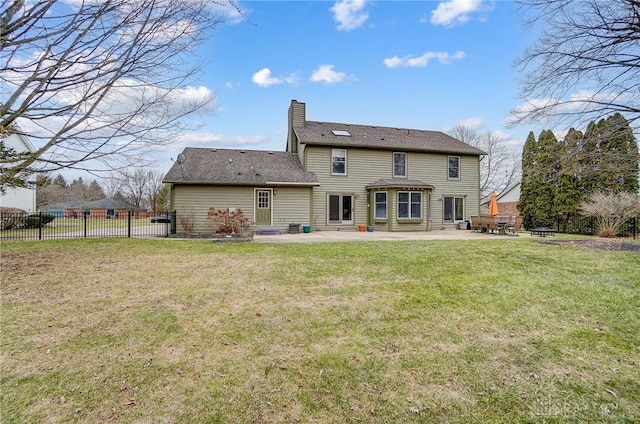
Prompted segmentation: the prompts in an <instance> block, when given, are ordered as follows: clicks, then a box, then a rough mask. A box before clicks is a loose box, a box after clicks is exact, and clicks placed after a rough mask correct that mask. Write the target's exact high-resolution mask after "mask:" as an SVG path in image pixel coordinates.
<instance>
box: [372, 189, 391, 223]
mask: <svg viewBox="0 0 640 424" xmlns="http://www.w3.org/2000/svg"><path fill="white" fill-rule="evenodd" d="M378 193H384V204H385V208H384V217H380V216H376V212H377V211H378V208H377V206H378V202H377V201H376V195H377V194H378ZM380 203H382V202H380ZM387 219H389V193H387V192H386V191H374V192H373V220H374V221H386V220H387Z"/></svg>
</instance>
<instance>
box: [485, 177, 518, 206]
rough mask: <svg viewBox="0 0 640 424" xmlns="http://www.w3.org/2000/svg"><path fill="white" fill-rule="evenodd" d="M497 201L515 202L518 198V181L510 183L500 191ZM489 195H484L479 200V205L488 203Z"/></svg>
mask: <svg viewBox="0 0 640 424" xmlns="http://www.w3.org/2000/svg"><path fill="white" fill-rule="evenodd" d="M496 199H497V200H498V203H499V202H517V201H518V200H519V199H520V182H517V183H514V184H511V185H510V186H509V187H507V188H505V189H504V191H503V192H502V193H500V194H499V195H498V196H497V198H496ZM490 201H491V195H489V196H485V197H483V198H482V199H481V200H480V204H481V205H485V204H489V202H490Z"/></svg>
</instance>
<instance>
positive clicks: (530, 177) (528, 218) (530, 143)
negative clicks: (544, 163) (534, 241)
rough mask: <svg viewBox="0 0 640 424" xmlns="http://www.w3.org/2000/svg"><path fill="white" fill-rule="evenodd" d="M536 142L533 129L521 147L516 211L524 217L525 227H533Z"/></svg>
mask: <svg viewBox="0 0 640 424" xmlns="http://www.w3.org/2000/svg"><path fill="white" fill-rule="evenodd" d="M537 148H538V143H537V141H536V137H535V135H533V131H531V132H529V135H528V136H527V140H526V141H525V143H524V146H523V148H522V180H521V182H520V199H519V201H518V211H519V212H520V215H522V216H523V217H524V221H523V225H524V227H525V228H533V216H534V208H535V196H536V192H535V191H536V186H537V183H538V182H537V180H536V178H535V169H534V168H535V163H536V162H535V160H536V151H537Z"/></svg>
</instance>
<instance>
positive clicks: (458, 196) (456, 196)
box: [442, 195, 467, 224]
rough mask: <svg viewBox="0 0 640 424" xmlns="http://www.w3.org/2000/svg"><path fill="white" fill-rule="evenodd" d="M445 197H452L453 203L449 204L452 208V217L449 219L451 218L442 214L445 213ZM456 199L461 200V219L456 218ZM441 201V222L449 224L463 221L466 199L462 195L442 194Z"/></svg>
mask: <svg viewBox="0 0 640 424" xmlns="http://www.w3.org/2000/svg"><path fill="white" fill-rule="evenodd" d="M446 199H453V204H452V205H451V207H452V208H453V219H451V220H447V219H445V218H446V217H445V216H444V213H445V205H444V203H445V202H446ZM457 199H461V201H462V218H461V219H456V200H457ZM442 203H443V205H442V222H443V223H445V224H451V223H453V224H457V223H459V222H464V217H465V216H466V214H465V210H466V207H467V202H466V199H465V196H464V195H455V196H454V195H444V196H443V197H442Z"/></svg>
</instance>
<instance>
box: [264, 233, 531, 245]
mask: <svg viewBox="0 0 640 424" xmlns="http://www.w3.org/2000/svg"><path fill="white" fill-rule="evenodd" d="M496 238H500V239H507V240H511V239H518V238H519V237H514V236H504V235H502V236H500V235H497V234H489V233H476V232H472V231H469V230H434V231H428V232H422V231H420V232H417V231H416V232H388V231H374V232H371V233H370V232H366V231H365V232H359V231H312V232H310V233H303V232H300V233H299V234H286V233H283V234H256V235H254V236H253V241H254V243H315V242H341V241H342V242H346V241H402V240H482V239H496Z"/></svg>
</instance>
